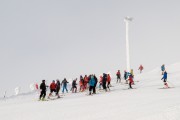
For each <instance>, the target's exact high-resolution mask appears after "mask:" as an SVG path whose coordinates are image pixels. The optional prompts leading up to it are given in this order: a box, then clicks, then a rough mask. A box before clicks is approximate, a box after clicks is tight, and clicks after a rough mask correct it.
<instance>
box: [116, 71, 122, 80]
mask: <svg viewBox="0 0 180 120" xmlns="http://www.w3.org/2000/svg"><path fill="white" fill-rule="evenodd" d="M116 76H117V82H116V83H118V80H119V82H121V73H120V70H118V71H117V73H116Z"/></svg>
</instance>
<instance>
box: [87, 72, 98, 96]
mask: <svg viewBox="0 0 180 120" xmlns="http://www.w3.org/2000/svg"><path fill="white" fill-rule="evenodd" d="M95 84H96V81H95V79H94V76H93V75H91V77H90V80H89V95H91V91H92V90H93V88H94V86H95Z"/></svg>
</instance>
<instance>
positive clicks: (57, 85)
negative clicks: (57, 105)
mask: <svg viewBox="0 0 180 120" xmlns="http://www.w3.org/2000/svg"><path fill="white" fill-rule="evenodd" d="M60 88H61V83H60V81H59V80H58V79H57V80H56V96H58V98H60V95H59V90H60Z"/></svg>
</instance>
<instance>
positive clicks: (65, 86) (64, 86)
mask: <svg viewBox="0 0 180 120" xmlns="http://www.w3.org/2000/svg"><path fill="white" fill-rule="evenodd" d="M67 83H69V82H68V81H67V80H66V78H64V80H63V81H62V83H61V86H63V90H62V93H64V89H66V92H67V93H68V89H67Z"/></svg>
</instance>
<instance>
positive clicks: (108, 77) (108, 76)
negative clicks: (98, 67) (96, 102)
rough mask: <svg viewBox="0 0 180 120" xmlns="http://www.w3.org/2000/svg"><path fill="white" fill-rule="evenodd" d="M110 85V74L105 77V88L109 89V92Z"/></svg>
mask: <svg viewBox="0 0 180 120" xmlns="http://www.w3.org/2000/svg"><path fill="white" fill-rule="evenodd" d="M110 85H111V76H110V74H108V75H107V88H108V89H109V91H110Z"/></svg>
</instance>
